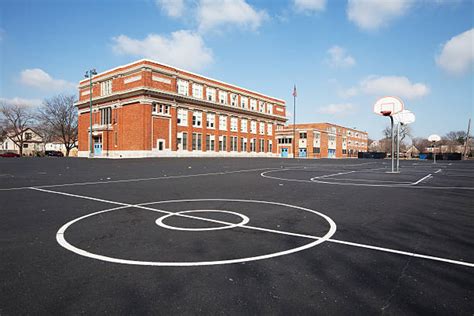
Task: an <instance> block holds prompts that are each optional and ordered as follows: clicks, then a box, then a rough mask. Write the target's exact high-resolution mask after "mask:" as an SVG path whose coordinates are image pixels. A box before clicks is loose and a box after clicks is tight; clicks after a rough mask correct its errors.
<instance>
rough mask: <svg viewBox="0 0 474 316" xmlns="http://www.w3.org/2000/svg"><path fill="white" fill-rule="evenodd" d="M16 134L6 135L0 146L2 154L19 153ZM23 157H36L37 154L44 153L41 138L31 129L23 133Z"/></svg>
mask: <svg viewBox="0 0 474 316" xmlns="http://www.w3.org/2000/svg"><path fill="white" fill-rule="evenodd" d="M17 139H18V134H14V133H7V134H6V135H5V136H4V138H3V141H2V142H1V144H0V149H1V150H2V151H3V152H16V153H18V154H19V153H20V147H19V144H18V141H17ZM23 139H24V142H23V156H36V154H37V153H42V152H44V144H43V138H42V137H41V135H40V134H39V133H37V132H35V131H34V130H33V129H31V128H27V129H26V130H24V131H23Z"/></svg>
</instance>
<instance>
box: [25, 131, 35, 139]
mask: <svg viewBox="0 0 474 316" xmlns="http://www.w3.org/2000/svg"><path fill="white" fill-rule="evenodd" d="M32 138H33V134H32V133H28V132H27V133H25V140H30V139H32Z"/></svg>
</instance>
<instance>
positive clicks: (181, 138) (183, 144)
mask: <svg viewBox="0 0 474 316" xmlns="http://www.w3.org/2000/svg"><path fill="white" fill-rule="evenodd" d="M176 145H177V147H178V148H177V149H178V150H187V147H188V134H187V133H184V132H183V133H178V137H177V139H176Z"/></svg>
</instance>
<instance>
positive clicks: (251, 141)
mask: <svg viewBox="0 0 474 316" xmlns="http://www.w3.org/2000/svg"><path fill="white" fill-rule="evenodd" d="M250 151H251V152H255V138H252V139H250Z"/></svg>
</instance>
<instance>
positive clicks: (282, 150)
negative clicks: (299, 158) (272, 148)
mask: <svg viewBox="0 0 474 316" xmlns="http://www.w3.org/2000/svg"><path fill="white" fill-rule="evenodd" d="M281 156H282V157H283V158H288V148H282V149H281Z"/></svg>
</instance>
